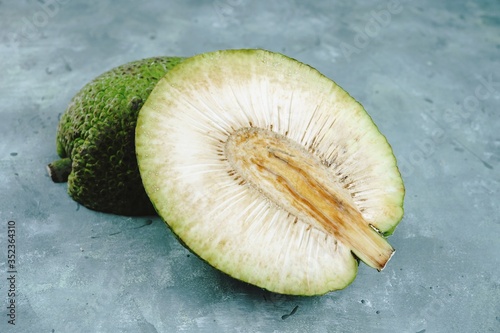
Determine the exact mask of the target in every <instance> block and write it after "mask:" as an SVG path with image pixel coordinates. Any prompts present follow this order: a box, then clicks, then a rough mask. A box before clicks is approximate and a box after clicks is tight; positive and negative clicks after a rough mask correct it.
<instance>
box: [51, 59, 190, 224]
mask: <svg viewBox="0 0 500 333" xmlns="http://www.w3.org/2000/svg"><path fill="white" fill-rule="evenodd" d="M182 60H183V58H179V57H159V58H148V59H143V60H139V61H135V62H131V63H128V64H125V65H122V66H119V67H116V68H114V69H112V70H110V71H108V72H106V73H104V74H102V75H100V76H99V77H97V78H96V79H94V80H93V81H92V82H90V83H88V84H87V85H85V86H84V87H83V88H82V90H80V91H79V92H78V93H77V94H76V95H75V96H74V97H73V99H72V100H71V103H70V105H69V106H68V108H67V110H66V112H65V113H64V114H63V115H62V117H61V120H60V122H59V128H58V133H57V153H58V154H59V156H60V157H61V158H65V157H69V158H71V160H72V170H71V173H70V175H69V177H68V193H69V195H70V196H71V197H72V198H73V199H74V200H75V201H77V202H79V203H80V204H82V205H84V206H86V207H88V208H90V209H93V210H97V211H102V212H106V213H113V214H119V215H150V214H154V213H155V210H154V208H153V205H152V204H151V202H150V200H149V198H148V196H147V195H146V192H145V190H144V188H143V185H142V181H141V178H140V174H139V169H138V166H137V160H136V155H135V143H134V140H135V139H134V137H135V126H136V122H137V116H138V114H139V110H140V109H141V107H142V105H143V104H144V102H145V101H146V99H147V97H148V96H149V94H150V93H151V90H152V89H153V87H154V86H155V85H156V83H157V82H158V80H159V79H160V78H161V77H163V76H164V75H165V73H166V72H167V71H168V70H169V69H171V68H172V67H173V66H175V65H176V64H178V63H179V62H181V61H182Z"/></svg>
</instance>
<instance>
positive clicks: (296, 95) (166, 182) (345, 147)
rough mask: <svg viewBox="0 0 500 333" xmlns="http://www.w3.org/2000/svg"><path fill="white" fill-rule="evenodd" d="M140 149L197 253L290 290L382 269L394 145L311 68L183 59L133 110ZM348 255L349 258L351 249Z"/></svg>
mask: <svg viewBox="0 0 500 333" xmlns="http://www.w3.org/2000/svg"><path fill="white" fill-rule="evenodd" d="M136 152H137V157H138V162H139V169H140V172H141V176H142V179H143V183H144V187H145V189H146V191H147V193H148V195H149V197H150V199H151V201H152V202H153V204H154V205H155V208H156V210H157V211H158V213H159V214H160V216H162V217H163V219H164V220H165V221H166V222H167V224H168V225H169V226H170V227H171V229H172V230H173V232H174V233H176V234H177V235H178V236H179V238H180V239H181V240H182V241H183V242H184V243H185V244H186V246H188V247H189V248H190V249H191V250H192V251H193V252H195V253H196V254H197V255H199V256H200V257H201V258H202V259H204V260H205V261H207V262H208V263H209V264H211V265H212V266H214V267H215V268H217V269H219V270H221V271H223V272H225V273H227V274H229V275H231V276H233V277H235V278H237V279H240V280H243V281H245V282H248V283H251V284H255V285H257V286H260V287H263V288H265V289H268V290H271V291H274V292H279V293H287V294H301V295H313V294H322V293H326V292H328V291H332V290H336V289H341V288H344V287H346V286H347V285H348V284H349V283H350V282H351V281H352V280H353V279H354V277H355V276H356V273H357V260H356V257H357V258H359V259H361V260H363V261H364V262H366V263H367V264H368V265H370V266H372V267H374V268H376V269H379V270H380V269H382V268H383V267H384V266H385V264H386V263H387V261H388V260H389V258H390V257H391V255H392V253H393V251H394V250H393V249H392V247H391V246H390V245H389V244H388V243H387V241H386V240H385V238H384V237H383V236H382V234H389V233H391V232H392V231H393V230H394V228H395V226H396V225H397V223H398V222H399V220H400V219H401V217H402V213H403V210H402V205H403V196H404V188H403V184H402V180H401V176H400V174H399V171H398V169H397V166H396V161H395V158H394V156H393V154H392V150H391V148H390V146H389V144H388V143H387V141H386V139H385V137H384V136H383V135H382V134H380V132H379V131H378V129H377V127H376V126H375V125H374V124H373V122H372V121H371V119H370V117H369V116H368V115H367V114H366V112H365V111H364V109H363V108H362V106H361V105H360V104H359V103H357V102H356V101H355V100H354V99H353V98H352V97H350V96H349V95H348V94H347V93H346V92H345V91H344V90H342V89H341V88H340V87H339V86H337V85H336V84H335V83H334V82H333V81H331V80H329V79H328V78H326V77H324V76H323V75H321V74H320V73H319V72H317V71H316V70H315V69H313V68H311V67H309V66H307V65H304V64H301V63H300V62H297V61H295V60H293V59H290V58H287V57H285V56H283V55H280V54H276V53H271V52H267V51H263V50H229V51H219V52H214V53H208V54H203V55H199V56H195V57H193V58H190V59H187V60H186V61H184V62H183V63H181V64H179V65H177V66H176V67H175V68H173V69H172V70H171V72H169V73H168V74H167V75H166V76H165V77H164V78H162V79H161V80H160V81H159V83H158V84H157V86H156V87H155V89H154V90H153V92H152V93H151V95H150V97H149V98H148V100H147V101H146V103H145V105H144V107H143V108H142V109H141V111H140V114H139V119H138V122H137V127H136ZM353 253H354V255H353Z"/></svg>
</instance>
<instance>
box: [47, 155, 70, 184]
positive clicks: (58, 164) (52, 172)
mask: <svg viewBox="0 0 500 333" xmlns="http://www.w3.org/2000/svg"><path fill="white" fill-rule="evenodd" d="M47 172H48V173H49V176H50V178H52V181H53V182H54V183H65V182H67V181H68V176H69V174H70V173H71V159H70V158H61V159H60V160H57V161H54V162H52V163H50V164H49V165H47Z"/></svg>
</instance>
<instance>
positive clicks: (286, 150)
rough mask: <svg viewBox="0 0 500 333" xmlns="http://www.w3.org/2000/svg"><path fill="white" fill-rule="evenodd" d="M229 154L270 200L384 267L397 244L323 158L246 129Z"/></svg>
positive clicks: (233, 139) (232, 139) (246, 182)
mask: <svg viewBox="0 0 500 333" xmlns="http://www.w3.org/2000/svg"><path fill="white" fill-rule="evenodd" d="M225 155H226V157H227V159H228V161H229V163H230V164H231V166H232V167H233V168H234V170H235V171H236V173H237V175H238V176H239V177H241V178H242V179H243V181H241V182H240V185H241V186H252V187H253V188H254V189H256V190H257V191H259V192H260V193H261V194H262V195H264V196H265V197H266V198H267V199H268V200H270V201H272V202H273V203H274V204H276V205H278V206H279V207H281V208H282V209H284V210H286V211H287V212H288V213H289V214H291V215H293V216H295V217H296V218H297V219H296V220H298V219H300V220H301V221H303V222H305V223H308V224H309V225H310V226H311V227H313V228H317V229H319V230H322V231H323V232H325V233H326V234H328V235H332V236H333V237H334V238H335V239H336V240H337V241H339V242H342V243H343V244H344V245H346V246H348V247H349V248H350V249H351V251H352V252H353V253H354V254H355V255H356V256H357V257H358V258H359V259H361V260H362V261H363V262H365V263H366V264H367V265H369V266H371V267H373V268H376V269H378V270H382V269H383V268H384V267H385V265H386V263H387V262H388V261H389V259H390V258H391V256H392V254H393V253H394V249H393V248H392V247H391V245H390V244H389V243H388V242H387V241H386V240H385V238H384V237H383V236H382V235H381V234H380V233H378V232H377V231H376V230H375V229H374V228H373V227H372V226H371V225H370V223H369V222H367V221H366V220H365V219H364V218H363V216H362V214H361V212H360V211H359V210H358V209H357V207H356V205H355V204H354V201H353V200H352V198H351V196H350V194H349V192H348V191H347V190H346V189H345V188H343V186H342V185H341V183H340V182H339V181H338V179H337V178H336V176H335V175H333V174H332V172H331V171H330V170H329V169H328V168H327V167H326V166H325V165H324V164H323V163H321V160H320V159H319V158H318V157H317V156H315V155H313V154H312V153H310V152H308V151H307V150H306V149H304V148H303V147H302V146H301V145H299V144H298V143H296V142H295V141H293V140H290V139H288V138H287V137H285V136H283V135H280V134H277V133H275V132H273V131H270V130H266V129H259V128H254V127H247V128H242V129H239V130H237V131H236V132H234V133H233V134H231V135H230V136H229V138H228V140H227V141H226V143H225Z"/></svg>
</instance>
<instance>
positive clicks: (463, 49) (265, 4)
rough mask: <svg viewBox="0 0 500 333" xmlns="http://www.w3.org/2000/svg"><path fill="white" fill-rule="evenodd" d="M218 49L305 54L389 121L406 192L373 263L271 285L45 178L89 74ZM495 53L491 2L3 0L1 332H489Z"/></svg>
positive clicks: (496, 161)
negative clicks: (310, 288) (11, 274)
mask: <svg viewBox="0 0 500 333" xmlns="http://www.w3.org/2000/svg"><path fill="white" fill-rule="evenodd" d="M226 48H266V49H270V50H273V51H278V52H283V53H285V54H287V55H289V56H292V57H294V58H297V59H298V60H300V61H303V62H305V63H308V64H310V65H312V66H313V67H316V68H317V69H318V70H320V71H321V72H323V73H324V74H325V75H327V76H328V77H330V78H332V79H334V80H335V81H336V82H337V83H338V84H340V85H341V86H342V87H344V88H345V89H346V90H347V91H349V92H350V94H351V95H353V96H354V97H355V98H356V99H358V100H359V101H360V102H361V103H362V104H363V105H364V106H365V108H366V109H367V111H368V112H369V113H370V115H371V116H372V117H373V118H374V120H375V122H376V123H377V124H378V126H379V127H380V129H381V131H382V132H383V133H384V134H385V135H386V136H387V138H388V140H389V142H390V143H391V144H392V146H393V148H394V151H395V154H396V156H397V158H398V160H399V163H400V167H401V170H402V172H403V176H404V179H405V183H406V188H407V195H406V203H405V209H406V215H405V218H404V220H403V221H402V223H401V224H400V226H399V227H398V228H397V229H396V232H395V234H394V235H393V236H392V237H391V238H390V242H391V244H393V246H394V247H395V248H396V249H397V252H396V255H395V256H394V257H393V259H392V260H391V262H390V263H389V265H388V267H387V268H386V269H385V270H384V271H383V272H381V273H379V272H376V271H374V270H372V269H369V268H368V267H367V266H365V265H363V264H362V265H361V266H360V270H359V275H358V277H357V279H356V280H355V282H354V283H353V284H352V285H351V286H349V287H348V288H347V289H345V290H343V291H339V292H335V293H330V294H327V295H325V296H321V297H311V298H301V297H287V296H280V295H274V294H270V293H267V292H264V291H261V290H259V289H257V288H254V287H250V286H247V285H245V284H242V283H240V282H238V281H235V280H233V279H231V278H228V277H226V276H225V275H223V274H221V273H218V272H217V271H215V270H213V269H212V268H210V267H209V266H208V265H207V264H205V263H203V262H201V261H200V260H198V259H197V258H196V257H194V256H193V255H189V252H188V251H187V250H185V249H184V248H183V247H182V246H181V245H179V243H178V242H177V241H176V240H175V239H174V237H173V236H172V234H171V233H170V232H169V231H168V230H167V228H166V227H165V226H164V225H163V223H162V222H161V221H160V220H159V219H158V218H156V217H155V218H147V217H146V218H127V217H120V216H113V215H107V214H102V213H96V212H93V211H89V210H87V209H85V208H83V207H79V206H78V205H77V204H76V203H75V202H73V201H72V200H71V199H70V198H69V197H68V196H67V195H66V185H65V184H53V183H52V182H51V181H50V179H49V178H48V176H47V175H46V172H45V165H46V164H47V163H48V162H50V161H52V160H53V159H55V158H56V157H57V156H56V153H55V145H54V138H55V132H56V126H57V122H58V118H59V116H60V115H61V113H62V112H63V111H64V109H65V107H66V105H67V104H68V102H69V100H70V98H71V97H72V96H73V95H74V94H75V93H76V92H77V91H78V90H79V89H80V88H81V87H82V86H83V85H84V84H85V83H86V82H88V81H89V80H91V79H92V78H94V77H95V76H97V75H98V74H100V73H102V72H104V71H106V70H108V69H110V68H112V67H114V66H117V65H120V64H122V63H125V62H128V61H131V60H136V59H140V58H144V57H149V56H155V55H182V56H189V55H194V54H197V53H201V52H206V51H212V50H217V49H226ZM499 60H500V3H499V2H498V1H496V0H491V1H452V0H447V1H439V2H438V1H431V0H424V1H360V0H359V1H326V0H321V1H298V0H296V1H287V2H285V1H274V2H273V1H249V0H213V1H195V0H189V1H148V2H144V3H143V2H140V1H120V2H115V1H111V0H100V1H96V0H89V1H79V0H64V1H63V0H58V1H56V0H45V1H42V0H39V1H35V0H19V1H15V2H14V1H1V2H0V281H1V282H0V299H1V300H2V303H1V304H2V305H1V307H0V313H1V315H0V331H1V332H47V333H50V332H55V333H60V332H68V333H71V332H134V333H136V332H144V333H146V332H147V333H151V332H311V333H315V332H322V333H323V332H332V333H333V332H398V333H399V332H410V333H423V332H481V333H482V332H500V268H499V267H500V256H499V253H500V240H499V237H500V236H499V235H500V217H499V211H500V200H499V199H500V194H499V190H500V176H499V170H500V134H499V128H500V127H499V126H500V114H499V112H500V110H499V106H500V61H499ZM9 220H13V221H15V222H16V233H17V234H16V240H17V243H16V244H17V248H16V250H17V264H18V265H17V266H18V267H17V271H18V273H17V280H16V283H17V285H16V287H17V292H18V293H17V296H16V302H17V308H16V310H17V317H16V326H15V327H13V326H12V325H8V324H7V319H8V317H7V316H6V314H7V309H6V306H7V303H6V300H7V288H8V282H7V277H8V274H7V243H6V242H7V222H8V221H9ZM296 306H298V308H297V309H296V312H295V313H294V314H293V315H291V316H289V317H286V316H285V317H282V316H283V315H286V314H290V312H291V311H292V310H293V309H294V308H295V307H296Z"/></svg>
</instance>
